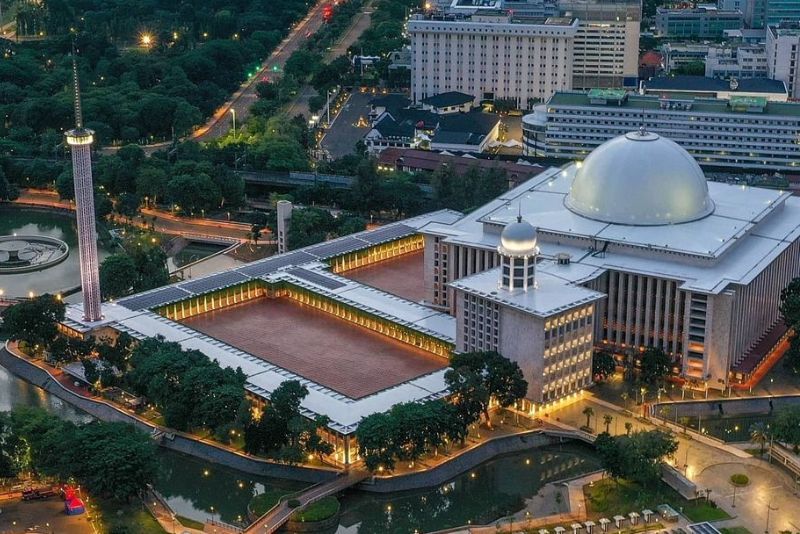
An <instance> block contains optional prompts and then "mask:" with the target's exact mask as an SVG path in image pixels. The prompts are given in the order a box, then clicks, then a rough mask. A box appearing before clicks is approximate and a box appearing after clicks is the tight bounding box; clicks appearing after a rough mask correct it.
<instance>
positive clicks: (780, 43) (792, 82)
mask: <svg viewBox="0 0 800 534" xmlns="http://www.w3.org/2000/svg"><path fill="white" fill-rule="evenodd" d="M798 52H800V24H798V23H797V22H793V23H782V24H779V25H777V26H769V27H768V28H767V71H768V73H769V77H770V78H772V79H773V80H780V81H782V82H784V83H785V84H786V89H787V90H788V91H789V97H790V98H800V71H798V64H797V62H798Z"/></svg>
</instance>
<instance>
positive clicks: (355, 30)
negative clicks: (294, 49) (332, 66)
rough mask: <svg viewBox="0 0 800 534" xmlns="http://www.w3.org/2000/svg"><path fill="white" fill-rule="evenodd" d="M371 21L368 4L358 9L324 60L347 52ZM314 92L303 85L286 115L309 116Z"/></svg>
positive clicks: (370, 11)
mask: <svg viewBox="0 0 800 534" xmlns="http://www.w3.org/2000/svg"><path fill="white" fill-rule="evenodd" d="M371 22H372V9H371V8H370V4H367V5H366V6H364V9H363V10H361V11H359V13H358V15H356V17H355V18H354V19H353V22H351V23H350V26H349V27H348V28H347V31H346V32H345V33H344V35H342V37H341V38H340V39H339V40H338V41H337V42H336V44H335V45H334V46H333V47H332V48H330V49H329V50H328V53H327V54H326V55H325V61H326V62H328V63H330V62H331V61H333V60H334V59H336V58H337V57H339V56H343V55H345V54H346V53H347V49H348V48H350V47H351V46H353V44H354V43H355V42H356V41H358V39H359V38H360V37H361V34H362V33H364V30H366V29H367V28H369V25H370V23H371ZM316 94H317V91H316V90H314V89H313V88H312V87H311V86H308V85H306V86H304V87H303V89H302V90H301V91H300V93H299V94H298V95H297V97H296V98H295V99H294V100H293V101H292V103H291V104H290V105H289V107H288V108H287V109H286V115H287V116H289V117H295V116H297V115H303V116H304V117H305V118H307V119H308V118H310V117H311V111H310V110H309V109H308V101H309V99H310V98H311V97H313V96H314V95H316ZM236 113H237V115H236V117H237V120H238V117H239V115H238V113H239V112H238V111H237V112H236ZM320 113H321V112H320Z"/></svg>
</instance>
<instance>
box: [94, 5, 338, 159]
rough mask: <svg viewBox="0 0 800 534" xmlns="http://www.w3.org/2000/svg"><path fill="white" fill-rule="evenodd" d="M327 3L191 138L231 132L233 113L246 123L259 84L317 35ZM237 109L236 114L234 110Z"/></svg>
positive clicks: (157, 146)
mask: <svg viewBox="0 0 800 534" xmlns="http://www.w3.org/2000/svg"><path fill="white" fill-rule="evenodd" d="M326 3H327V0H319V1H318V2H317V3H316V4H314V6H313V7H312V8H311V10H310V11H309V12H308V15H306V17H305V18H304V19H303V20H301V21H300V22H298V23H297V24H296V25H295V26H294V28H293V29H292V31H291V32H290V33H289V35H288V36H287V37H286V38H285V39H284V40H283V41H282V42H281V43H280V44H279V45H278V46H277V48H276V49H275V50H274V51H273V52H272V54H271V55H270V56H269V57H268V58H267V59H266V60H265V61H264V63H262V65H261V69H260V70H259V71H258V72H257V73H256V74H255V75H254V76H253V77H251V78H250V79H248V80H247V81H245V82H244V83H243V84H242V86H241V87H240V88H239V90H237V91H236V92H235V93H233V95H231V98H230V99H229V100H228V101H227V102H225V104H223V105H222V106H220V108H219V109H217V111H215V112H214V114H213V115H212V116H211V117H210V118H209V119H208V122H206V124H205V125H203V126H202V127H200V128H198V129H197V130H195V131H194V132H193V133H192V135H191V139H193V140H195V141H210V140H212V139H216V138H217V137H221V136H223V135H225V134H226V133H228V130H230V129H231V128H232V127H233V115H234V114H235V115H236V127H237V128H238V127H239V125H240V124H244V121H245V120H246V119H247V117H248V116H249V115H250V106H252V105H253V103H255V101H256V100H257V99H258V96H257V95H256V85H257V84H258V82H259V81H260V80H261V79H262V78H263V77H264V75H266V74H267V73H270V74H269V75H270V77H272V76H273V75H274V74H273V73H271V72H270V71H271V70H272V68H273V67H276V66H277V67H278V68H280V69H281V70H282V69H283V66H284V64H285V63H286V60H287V59H289V56H291V55H292V53H293V52H294V51H296V50H297V49H299V48H300V47H301V46H302V45H303V44H304V43H305V42H306V41H307V40H308V39H309V38H311V37H313V35H314V33H315V32H316V31H317V30H318V29H319V28H320V27H321V26H322V25H323V24H324V20H323V19H322V9H323V7H324V6H325V4H326ZM232 111H233V113H232ZM170 145H171V142H170V141H165V142H161V143H153V144H150V145H143V146H142V149H143V150H144V152H145V154H147V155H150V154H152V153H153V152H157V151H159V150H164V149H165V148H167V147H168V146H170ZM117 150H119V147H106V148H104V149H102V150H101V152H102V153H113V152H115V151H117Z"/></svg>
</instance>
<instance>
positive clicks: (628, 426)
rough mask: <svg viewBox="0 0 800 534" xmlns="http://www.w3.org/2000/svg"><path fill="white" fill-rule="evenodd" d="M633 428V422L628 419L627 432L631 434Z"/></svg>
mask: <svg viewBox="0 0 800 534" xmlns="http://www.w3.org/2000/svg"><path fill="white" fill-rule="evenodd" d="M631 430H633V423H631V422H630V421H628V422H627V423H625V432H626V433H627V434H628V435H629V436H630V435H631Z"/></svg>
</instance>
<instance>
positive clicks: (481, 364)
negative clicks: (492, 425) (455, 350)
mask: <svg viewBox="0 0 800 534" xmlns="http://www.w3.org/2000/svg"><path fill="white" fill-rule="evenodd" d="M450 367H451V368H450V369H449V370H448V371H447V372H446V373H445V375H444V380H445V383H446V384H447V387H448V389H449V390H450V393H451V394H452V396H453V403H454V404H455V406H456V408H457V410H458V413H459V416H460V417H461V420H462V422H463V423H464V424H465V425H470V424H472V423H474V422H475V421H477V420H478V419H480V416H481V414H483V415H484V416H485V418H486V422H487V424H489V401H490V399H491V398H494V399H496V400H497V402H498V403H499V404H500V406H502V407H504V408H506V407H508V406H511V405H512V404H514V403H515V402H517V401H519V400H520V399H522V398H524V397H525V394H526V392H527V391H528V383H527V382H526V381H525V379H524V378H523V376H522V370H521V369H520V368H519V365H517V363H516V362H513V361H511V360H509V359H508V358H506V357H504V356H502V355H500V354H498V353H497V352H467V353H461V354H454V355H453V356H452V357H451V358H450Z"/></svg>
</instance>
